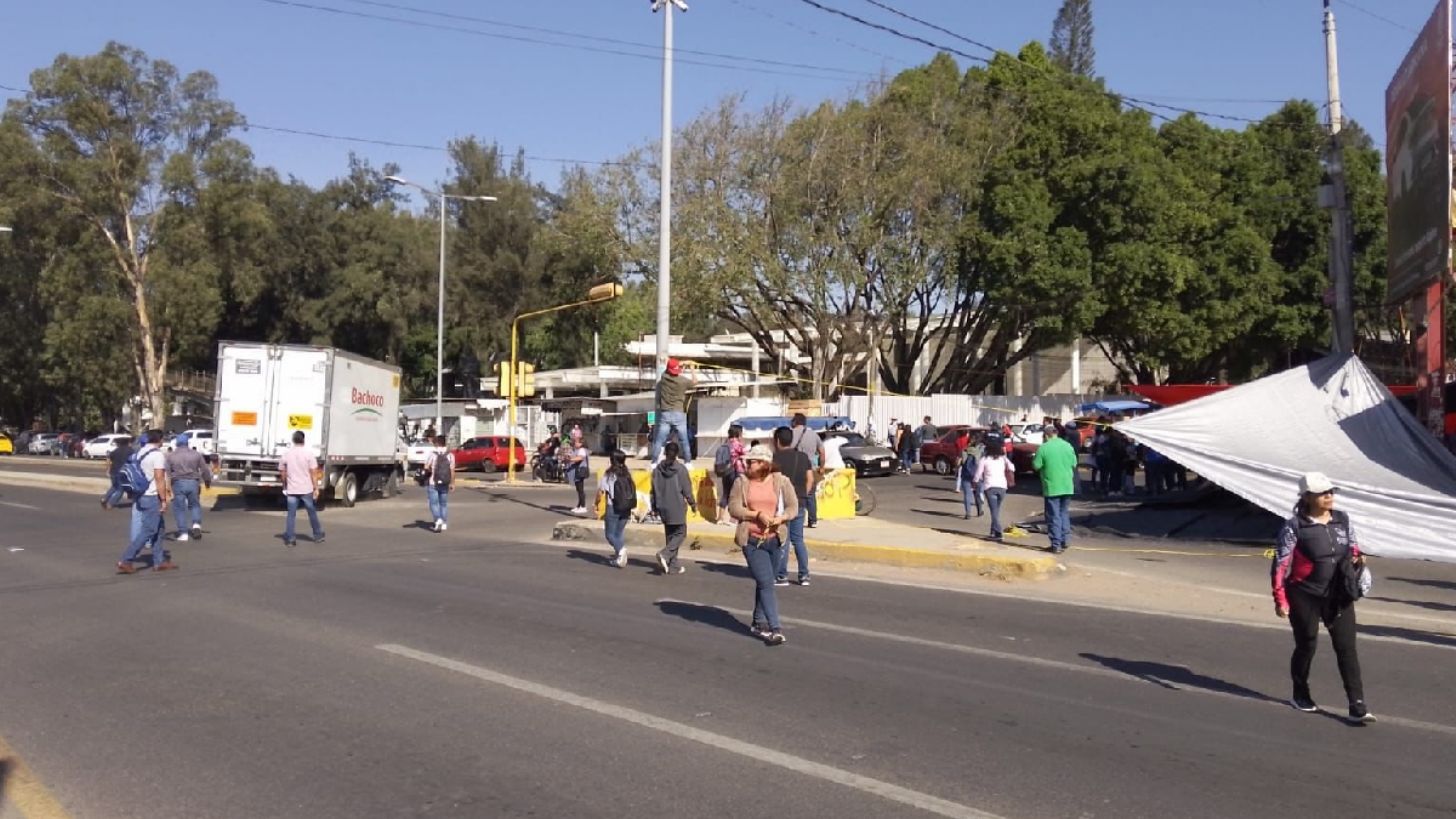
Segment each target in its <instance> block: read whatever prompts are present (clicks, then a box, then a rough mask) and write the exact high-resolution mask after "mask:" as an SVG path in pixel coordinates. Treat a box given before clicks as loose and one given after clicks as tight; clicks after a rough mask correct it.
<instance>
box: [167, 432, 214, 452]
mask: <svg viewBox="0 0 1456 819" xmlns="http://www.w3.org/2000/svg"><path fill="white" fill-rule="evenodd" d="M181 434H182V435H186V436H187V446H188V447H190V448H192V449H195V450H197V451H198V452H201V453H202V454H203V455H207V456H209V457H211V456H212V455H215V454H217V435H216V434H215V433H214V432H213V431H212V430H210V429H189V430H187V431H186V432H183V433H181ZM176 442H177V439H176V438H173V439H172V440H170V441H168V442H167V446H166V449H167V451H168V452H171V451H172V450H173V449H175V448H176V445H177V444H176Z"/></svg>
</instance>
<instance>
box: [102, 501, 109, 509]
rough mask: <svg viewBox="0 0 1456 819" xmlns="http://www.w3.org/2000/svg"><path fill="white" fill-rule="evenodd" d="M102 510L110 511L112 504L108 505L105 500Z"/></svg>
mask: <svg viewBox="0 0 1456 819" xmlns="http://www.w3.org/2000/svg"><path fill="white" fill-rule="evenodd" d="M101 508H102V509H110V508H111V504H109V503H107V502H106V501H104V500H103V501H102V502H101Z"/></svg>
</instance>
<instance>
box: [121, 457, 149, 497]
mask: <svg viewBox="0 0 1456 819" xmlns="http://www.w3.org/2000/svg"><path fill="white" fill-rule="evenodd" d="M151 451H152V450H151V449H150V448H147V449H140V450H137V451H136V452H133V453H132V454H131V455H129V456H128V457H127V459H126V463H124V464H122V465H121V471H120V472H118V473H117V483H118V484H119V485H120V486H121V490H122V491H123V492H125V493H126V494H127V495H129V496H130V497H131V498H132V499H136V498H140V497H141V496H142V495H145V494H147V490H148V489H151V488H152V476H151V475H148V474H147V473H146V472H145V471H144V470H143V469H142V458H143V457H145V456H146V455H149V454H151Z"/></svg>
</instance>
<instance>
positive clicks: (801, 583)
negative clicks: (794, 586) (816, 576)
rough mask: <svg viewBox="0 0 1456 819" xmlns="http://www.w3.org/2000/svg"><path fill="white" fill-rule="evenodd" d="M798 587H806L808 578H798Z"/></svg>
mask: <svg viewBox="0 0 1456 819" xmlns="http://www.w3.org/2000/svg"><path fill="white" fill-rule="evenodd" d="M799 585H800V586H807V585H809V576H808V575H805V576H803V577H801V578H799Z"/></svg>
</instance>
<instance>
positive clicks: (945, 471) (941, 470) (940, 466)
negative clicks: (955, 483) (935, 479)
mask: <svg viewBox="0 0 1456 819" xmlns="http://www.w3.org/2000/svg"><path fill="white" fill-rule="evenodd" d="M935 474H937V475H949V474H950V459H949V458H947V457H945V456H944V455H942V456H940V457H939V458H936V459H935Z"/></svg>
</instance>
